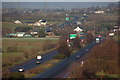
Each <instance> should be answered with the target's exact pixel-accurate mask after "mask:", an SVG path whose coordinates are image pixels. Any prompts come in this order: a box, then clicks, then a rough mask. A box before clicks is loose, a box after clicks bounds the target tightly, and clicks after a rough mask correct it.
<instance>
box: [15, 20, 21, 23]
mask: <svg viewBox="0 0 120 80" xmlns="http://www.w3.org/2000/svg"><path fill="white" fill-rule="evenodd" d="M14 23H15V24H22V22H21V21H19V20H16V21H15V22H14Z"/></svg>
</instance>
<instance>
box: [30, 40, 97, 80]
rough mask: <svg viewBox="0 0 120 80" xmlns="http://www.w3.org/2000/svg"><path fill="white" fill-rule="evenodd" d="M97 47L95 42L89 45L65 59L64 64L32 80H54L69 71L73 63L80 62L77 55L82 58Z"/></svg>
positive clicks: (57, 65) (59, 64)
mask: <svg viewBox="0 0 120 80" xmlns="http://www.w3.org/2000/svg"><path fill="white" fill-rule="evenodd" d="M95 45H96V43H95V42H94V43H91V44H89V45H88V46H86V47H84V48H82V49H81V50H80V51H78V52H76V53H75V54H73V55H71V56H69V57H68V58H66V59H64V60H63V61H62V62H60V63H58V64H56V65H55V66H54V67H53V68H51V69H48V70H47V71H46V72H43V73H41V74H39V75H37V76H35V77H33V78H32V79H35V78H39V80H41V79H42V80H43V78H54V77H55V76H56V75H58V74H59V73H61V72H62V71H64V70H65V69H67V68H68V67H69V66H70V64H71V63H72V62H73V61H76V60H78V58H76V56H77V55H79V56H81V57H82V56H83V55H84V54H85V53H87V52H86V50H87V49H89V50H90V49H91V48H93V46H95ZM32 79H31V80H32Z"/></svg>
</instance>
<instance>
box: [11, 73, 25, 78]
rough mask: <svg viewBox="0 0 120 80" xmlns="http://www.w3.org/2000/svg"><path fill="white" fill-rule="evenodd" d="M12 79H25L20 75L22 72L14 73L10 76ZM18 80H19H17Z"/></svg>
mask: <svg viewBox="0 0 120 80" xmlns="http://www.w3.org/2000/svg"><path fill="white" fill-rule="evenodd" d="M10 78H12V80H13V79H14V80H15V78H21V79H22V78H24V74H23V73H20V72H12V74H10ZM16 80H17V79H16Z"/></svg>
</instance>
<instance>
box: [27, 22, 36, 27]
mask: <svg viewBox="0 0 120 80" xmlns="http://www.w3.org/2000/svg"><path fill="white" fill-rule="evenodd" d="M26 23H27V25H29V26H33V25H34V23H35V22H26Z"/></svg>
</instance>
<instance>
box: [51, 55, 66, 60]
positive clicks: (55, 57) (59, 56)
mask: <svg viewBox="0 0 120 80" xmlns="http://www.w3.org/2000/svg"><path fill="white" fill-rule="evenodd" d="M65 57H66V55H64V54H57V55H55V56H54V57H53V59H64V58H65Z"/></svg>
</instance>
